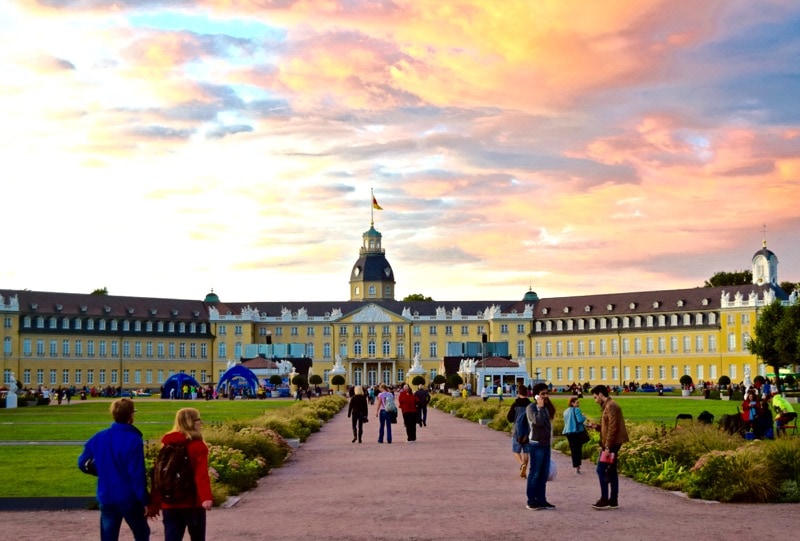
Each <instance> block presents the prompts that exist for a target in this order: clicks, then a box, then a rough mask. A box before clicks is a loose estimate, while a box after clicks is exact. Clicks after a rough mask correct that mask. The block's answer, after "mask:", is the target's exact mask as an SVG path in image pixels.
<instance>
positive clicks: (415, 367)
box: [408, 353, 425, 374]
mask: <svg viewBox="0 0 800 541" xmlns="http://www.w3.org/2000/svg"><path fill="white" fill-rule="evenodd" d="M408 373H409V374H424V373H425V369H424V368H423V367H422V363H420V362H419V353H417V354H416V355H414V363H413V364H412V365H411V369H410V370H409V371H408Z"/></svg>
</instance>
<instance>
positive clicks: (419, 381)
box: [411, 376, 425, 387]
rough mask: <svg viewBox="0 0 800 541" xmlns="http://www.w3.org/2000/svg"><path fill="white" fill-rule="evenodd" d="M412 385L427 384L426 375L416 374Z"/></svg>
mask: <svg viewBox="0 0 800 541" xmlns="http://www.w3.org/2000/svg"><path fill="white" fill-rule="evenodd" d="M411 385H414V386H415V387H416V386H417V385H425V377H424V376H414V379H412V380H411Z"/></svg>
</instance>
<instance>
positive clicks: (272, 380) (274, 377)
mask: <svg viewBox="0 0 800 541" xmlns="http://www.w3.org/2000/svg"><path fill="white" fill-rule="evenodd" d="M269 382H270V383H271V384H273V385H280V384H281V383H283V378H282V377H280V376H279V375H278V374H272V375H271V376H270V377H269Z"/></svg>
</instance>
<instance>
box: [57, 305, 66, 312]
mask: <svg viewBox="0 0 800 541" xmlns="http://www.w3.org/2000/svg"><path fill="white" fill-rule="evenodd" d="M63 308H64V305H63V304H56V312H60V311H61V310H62V309H63Z"/></svg>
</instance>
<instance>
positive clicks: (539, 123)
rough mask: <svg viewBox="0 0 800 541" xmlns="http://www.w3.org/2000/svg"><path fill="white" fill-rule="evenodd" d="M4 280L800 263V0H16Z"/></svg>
mask: <svg viewBox="0 0 800 541" xmlns="http://www.w3.org/2000/svg"><path fill="white" fill-rule="evenodd" d="M0 119H2V123H0V179H1V181H0V216H1V217H2V223H3V224H4V226H5V231H4V234H3V236H2V238H3V243H2V254H3V255H2V258H1V259H0V288H4V289H25V288H27V289H31V290H37V291H62V292H75V293H89V292H91V291H92V290H94V289H96V288H100V287H104V286H105V287H107V288H108V289H109V292H110V293H111V294H114V295H132V296H146V297H169V298H182V299H202V298H203V297H204V296H205V294H206V293H207V292H208V291H210V290H211V289H212V288H213V289H214V291H215V292H216V293H217V294H219V296H220V298H221V299H222V300H223V301H239V302H242V301H280V300H285V301H303V300H309V301H310V300H325V301H327V300H331V301H341V300H347V299H348V298H349V294H348V279H349V272H350V269H351V267H352V265H353V263H354V262H355V261H356V259H357V258H358V250H359V248H360V246H361V235H362V233H364V232H365V231H366V230H368V229H369V226H370V214H371V199H370V190H371V189H373V190H374V193H375V197H376V199H377V201H378V202H379V204H380V205H381V206H382V207H383V209H384V210H382V211H378V210H376V211H374V220H375V228H376V229H377V230H378V231H380V232H381V233H382V235H383V247H384V249H385V250H386V256H387V258H388V259H389V261H390V263H391V264H392V267H393V268H394V272H395V277H396V280H397V288H396V289H397V292H396V293H397V294H396V296H397V298H402V297H404V296H406V295H408V294H412V293H422V294H424V295H427V296H431V297H433V298H434V299H435V300H442V301H446V300H484V299H486V300H489V299H493V300H500V299H502V300H514V299H521V298H522V296H523V294H524V293H525V291H527V290H528V288H529V287H530V288H532V289H533V290H534V291H536V292H537V293H538V294H539V296H540V297H555V296H567V295H588V294H594V293H614V292H621V291H648V290H660V289H675V288H685V287H695V286H701V285H702V284H703V282H704V281H705V280H706V279H707V278H709V277H710V276H711V275H712V274H714V273H715V272H717V271H736V270H744V269H747V270H749V269H750V262H751V258H752V256H753V254H754V253H755V252H756V251H757V250H759V249H760V248H761V243H762V239H763V238H764V228H765V225H766V240H767V244H768V247H769V248H770V249H771V250H772V251H774V252H775V253H776V255H777V256H778V259H779V260H780V266H779V269H778V270H779V278H780V280H782V281H783V280H788V281H793V282H797V281H800V249H798V246H799V241H800V235H799V233H800V2H798V1H796V0H702V1H698V0H625V1H623V0H604V1H601V2H586V1H585V0H582V1H572V0H525V1H522V0H503V1H499V0H486V1H482V0H461V1H447V0H426V1H421V0H420V1H410V0H394V1H391V0H372V1H369V0H363V1H361V0H163V1H158V0H114V1H112V0H108V1H106V0H4V1H2V2H0Z"/></svg>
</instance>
